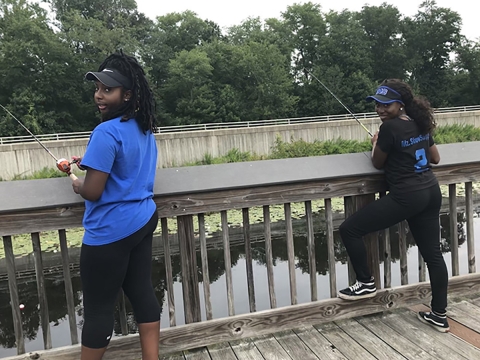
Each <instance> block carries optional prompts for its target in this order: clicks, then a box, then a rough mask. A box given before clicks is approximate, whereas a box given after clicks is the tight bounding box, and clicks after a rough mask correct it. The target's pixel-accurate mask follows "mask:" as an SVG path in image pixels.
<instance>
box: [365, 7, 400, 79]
mask: <svg viewBox="0 0 480 360" xmlns="http://www.w3.org/2000/svg"><path fill="white" fill-rule="evenodd" d="M357 16H358V19H359V21H360V25H361V26H362V27H363V29H364V31H365V33H366V34H367V36H368V40H367V41H368V46H369V58H370V59H371V60H370V62H371V64H372V74H373V75H372V77H373V80H375V81H376V82H381V81H382V80H384V79H387V78H398V79H404V78H405V72H406V70H405V69H406V62H405V60H406V54H405V51H404V49H405V48H404V40H403V38H402V27H401V25H402V20H401V19H402V15H401V14H400V12H399V11H398V9H397V8H396V7H394V6H392V5H387V4H386V3H383V4H382V5H381V6H364V7H363V8H362V11H361V12H360V13H358V15H357Z"/></svg>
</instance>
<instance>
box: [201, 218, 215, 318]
mask: <svg viewBox="0 0 480 360" xmlns="http://www.w3.org/2000/svg"><path fill="white" fill-rule="evenodd" d="M198 236H199V238H200V254H201V257H202V280H203V281H202V282H203V299H204V301H205V315H206V316H207V320H212V319H213V312H212V302H211V301H210V274H209V273H208V251H207V236H206V234H205V215H204V214H198Z"/></svg>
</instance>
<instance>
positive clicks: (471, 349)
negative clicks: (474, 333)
mask: <svg viewBox="0 0 480 360" xmlns="http://www.w3.org/2000/svg"><path fill="white" fill-rule="evenodd" d="M412 314H413V313H412ZM403 320H404V321H407V322H409V323H410V324H411V325H412V326H418V327H419V328H420V329H421V330H422V331H425V333H427V334H428V335H430V336H431V337H432V338H433V339H435V342H437V343H442V344H444V345H446V346H448V347H449V348H450V349H451V352H454V353H458V354H459V355H462V356H463V357H465V358H467V359H480V349H477V348H476V347H475V346H472V345H471V344H469V343H467V342H466V341H464V340H462V339H460V338H458V337H456V336H453V335H452V334H449V333H447V334H444V333H441V332H439V331H437V330H435V329H434V328H432V327H431V326H426V325H424V324H422V323H421V322H420V321H418V319H416V314H415V316H404V317H403Z"/></svg>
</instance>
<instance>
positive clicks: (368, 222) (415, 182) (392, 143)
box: [338, 79, 449, 332]
mask: <svg viewBox="0 0 480 360" xmlns="http://www.w3.org/2000/svg"><path fill="white" fill-rule="evenodd" d="M367 100H369V101H375V103H376V111H377V114H378V115H379V117H380V119H381V120H382V125H381V126H380V130H379V132H377V133H376V134H375V135H374V136H373V137H372V145H373V149H372V163H373V166H374V167H375V168H377V169H384V171H385V177H386V180H387V184H388V190H389V192H388V194H387V195H386V196H384V197H382V198H380V199H379V200H377V201H374V202H372V203H370V204H368V205H367V206H365V207H364V208H362V209H360V210H359V211H358V212H356V213H355V214H353V215H352V216H350V217H349V218H348V219H346V220H345V221H344V222H343V223H342V225H341V226H340V235H341V237H342V240H343V243H344V244H345V247H346V249H347V252H348V255H349V257H350V260H351V262H352V265H353V268H354V270H355V273H356V276H357V282H356V283H355V284H354V285H352V286H350V287H348V288H346V289H343V290H341V291H340V292H339V294H338V296H339V297H340V298H342V299H346V300H357V299H364V298H369V297H373V296H375V294H376V287H375V282H374V279H373V277H372V276H371V273H370V270H369V268H368V265H367V253H366V249H365V244H364V242H363V240H362V236H364V235H366V234H369V233H371V232H375V231H379V230H382V229H386V228H389V227H391V226H393V225H395V224H397V223H399V222H401V221H403V220H407V222H408V225H409V227H410V231H411V232H412V235H413V237H414V239H415V242H416V243H417V245H418V248H419V250H420V253H421V254H422V256H423V258H424V259H425V262H426V264H427V266H428V272H429V276H430V285H431V288H432V303H431V312H419V314H418V317H419V319H420V320H421V321H423V322H426V323H428V324H430V325H432V326H433V327H434V328H435V329H437V330H439V331H441V332H446V331H448V330H449V325H448V322H447V317H446V307H447V286H448V273H447V267H446V265H445V261H444V259H443V256H442V253H441V250H440V223H439V216H440V206H441V203H442V195H441V192H440V187H439V185H438V181H437V179H436V177H435V175H434V174H433V172H432V170H431V166H430V164H432V163H433V164H437V163H438V162H439V161H440V155H439V153H438V150H437V147H436V145H435V143H434V141H433V137H432V131H433V130H434V128H435V121H434V118H433V110H432V108H431V107H430V104H429V102H428V101H427V100H426V99H423V98H420V97H415V96H414V95H413V93H412V90H411V88H410V86H409V85H408V84H406V83H404V82H402V81H400V80H396V79H390V80H385V81H384V82H383V83H382V84H381V86H380V87H379V88H378V89H377V91H376V94H375V95H372V96H369V97H368V98H367Z"/></svg>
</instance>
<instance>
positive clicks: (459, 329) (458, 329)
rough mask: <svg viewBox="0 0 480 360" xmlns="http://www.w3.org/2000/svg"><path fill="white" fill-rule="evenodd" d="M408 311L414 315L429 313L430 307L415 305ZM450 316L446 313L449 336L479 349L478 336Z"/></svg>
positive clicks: (479, 335) (479, 337)
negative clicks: (420, 312)
mask: <svg viewBox="0 0 480 360" xmlns="http://www.w3.org/2000/svg"><path fill="white" fill-rule="evenodd" d="M409 309H410V310H412V311H413V312H415V313H418V312H419V311H430V307H429V306H427V305H422V304H420V305H415V306H410V307H409ZM449 315H450V314H448V313H447V316H448V324H449V325H450V331H449V334H451V335H453V336H455V337H457V338H459V339H461V340H463V341H466V342H467V343H469V344H471V345H473V346H475V347H476V348H478V349H480V334H479V333H478V332H476V331H474V330H472V329H470V328H469V327H467V326H465V325H463V324H462V323H459V322H458V321H456V320H454V319H452V318H451V317H450V316H449Z"/></svg>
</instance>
